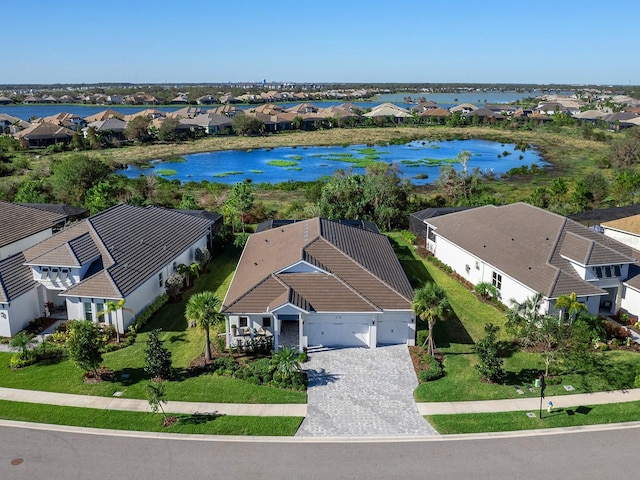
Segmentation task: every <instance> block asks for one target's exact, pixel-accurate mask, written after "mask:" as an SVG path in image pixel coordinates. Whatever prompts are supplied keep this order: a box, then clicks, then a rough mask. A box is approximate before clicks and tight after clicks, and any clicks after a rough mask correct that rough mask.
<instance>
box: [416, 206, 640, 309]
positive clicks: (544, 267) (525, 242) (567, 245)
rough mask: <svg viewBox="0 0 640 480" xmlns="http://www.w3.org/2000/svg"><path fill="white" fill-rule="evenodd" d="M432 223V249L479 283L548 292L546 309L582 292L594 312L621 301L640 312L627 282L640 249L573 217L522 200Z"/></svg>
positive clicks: (523, 292) (517, 295)
mask: <svg viewBox="0 0 640 480" xmlns="http://www.w3.org/2000/svg"><path fill="white" fill-rule="evenodd" d="M426 223H427V248H428V249H429V250H430V251H431V252H432V253H433V254H434V255H435V256H436V257H437V258H438V259H439V260H441V261H442V262H443V263H445V264H447V265H449V266H450V267H451V268H452V269H453V270H454V271H455V272H456V273H458V274H459V275H460V276H461V277H462V278H464V279H466V280H467V281H469V282H470V283H471V284H473V285H476V284H478V283H479V282H488V283H491V284H493V285H494V286H495V287H496V288H497V289H498V291H499V292H500V299H501V300H502V301H503V302H504V303H507V304H509V302H510V301H511V300H512V299H513V300H515V301H516V302H518V303H521V302H523V301H524V300H526V299H527V298H530V297H531V296H533V295H534V294H535V293H537V292H541V293H542V294H543V296H544V301H543V305H542V306H541V309H542V310H544V312H545V313H556V309H555V308H554V305H555V301H556V300H557V298H558V297H559V296H560V295H569V294H571V293H573V292H575V293H576V294H577V296H578V300H579V301H580V302H582V303H584V304H585V305H586V306H587V308H588V310H589V312H590V313H591V314H594V315H597V314H603V315H608V314H611V313H614V312H616V311H617V310H618V309H620V308H625V309H627V310H629V312H630V313H632V314H634V315H637V314H638V313H640V303H635V304H632V303H631V302H630V301H629V297H628V293H629V292H630V289H628V288H625V286H626V285H627V284H628V281H630V280H631V279H632V278H633V277H634V275H635V273H634V272H635V268H636V267H637V266H638V265H639V263H638V262H639V260H640V252H638V251H637V250H634V249H632V248H631V247H629V246H628V245H625V244H623V243H621V242H619V241H617V240H614V239H612V238H610V237H607V236H605V235H603V234H601V233H598V232H596V231H594V230H591V229H589V228H587V227H585V226H583V225H581V224H579V223H577V222H574V221H572V220H569V219H568V218H566V217H563V216H561V215H557V214H555V213H551V212H548V211H546V210H542V209H540V208H537V207H534V206H532V205H528V204H526V203H515V204H512V205H505V206H500V207H495V206H492V205H489V206H484V207H478V208H475V209H473V210H465V211H462V212H456V213H450V214H448V215H443V216H440V217H436V218H432V219H428V220H426Z"/></svg>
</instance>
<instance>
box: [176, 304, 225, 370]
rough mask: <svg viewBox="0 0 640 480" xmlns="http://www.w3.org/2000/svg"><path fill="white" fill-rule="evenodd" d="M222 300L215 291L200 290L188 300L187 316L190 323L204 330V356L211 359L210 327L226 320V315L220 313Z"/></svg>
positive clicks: (206, 359) (208, 359) (207, 359)
mask: <svg viewBox="0 0 640 480" xmlns="http://www.w3.org/2000/svg"><path fill="white" fill-rule="evenodd" d="M219 307H220V300H218V297H216V296H215V294H214V293H213V292H208V291H207V292H200V293H195V294H193V295H191V298H189V300H188V301H187V308H186V310H185V317H186V319H187V321H188V322H189V325H193V326H196V327H199V328H200V329H201V330H203V331H204V358H205V361H207V362H208V361H210V360H211V343H210V341H209V328H210V327H212V326H214V325H216V324H218V323H220V322H222V321H224V315H223V314H222V313H220V310H219Z"/></svg>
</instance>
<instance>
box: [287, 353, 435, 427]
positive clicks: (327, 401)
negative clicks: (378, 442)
mask: <svg viewBox="0 0 640 480" xmlns="http://www.w3.org/2000/svg"><path fill="white" fill-rule="evenodd" d="M304 368H305V370H306V371H307V373H308V375H309V390H308V399H307V416H306V418H305V419H304V421H303V422H302V425H301V426H300V428H299V429H298V432H297V433H296V436H305V437H321V436H332V437H333V436H336V437H364V436H416V435H433V434H436V432H435V430H434V429H433V428H432V427H431V426H430V425H429V424H428V423H427V422H426V421H425V420H424V418H423V417H422V416H420V414H419V413H418V409H417V407H416V404H415V401H414V399H413V391H414V389H415V388H416V386H417V385H418V380H417V378H416V374H415V372H414V370H413V365H412V363H411V357H410V356H409V351H408V350H407V347H406V346H405V345H394V346H388V347H378V348H374V349H366V348H344V349H336V350H326V351H319V352H312V353H309V361H308V362H307V363H306V364H305V365H304Z"/></svg>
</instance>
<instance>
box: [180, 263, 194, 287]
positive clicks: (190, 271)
mask: <svg viewBox="0 0 640 480" xmlns="http://www.w3.org/2000/svg"><path fill="white" fill-rule="evenodd" d="M176 271H177V272H178V273H179V274H180V275H184V278H185V280H186V282H187V288H189V287H190V286H191V285H192V279H194V278H198V277H199V276H200V264H199V263H197V262H193V263H192V264H190V265H185V264H184V263H181V264H180V265H178V266H177V267H176Z"/></svg>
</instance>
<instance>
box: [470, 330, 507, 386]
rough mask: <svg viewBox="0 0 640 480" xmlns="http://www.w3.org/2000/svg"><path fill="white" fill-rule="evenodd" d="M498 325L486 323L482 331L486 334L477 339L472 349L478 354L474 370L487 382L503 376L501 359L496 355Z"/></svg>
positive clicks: (499, 379) (495, 380) (500, 378)
mask: <svg viewBox="0 0 640 480" xmlns="http://www.w3.org/2000/svg"><path fill="white" fill-rule="evenodd" d="M499 330H500V327H497V326H495V325H493V324H492V323H487V324H486V325H485V326H484V331H485V332H486V333H487V336H486V337H484V338H483V339H481V340H480V341H478V342H477V343H476V344H475V346H474V347H473V350H474V351H475V353H476V355H477V356H478V364H477V365H476V370H478V372H480V375H481V376H482V378H483V379H485V380H486V381H488V382H494V383H495V382H499V381H501V380H502V379H503V378H504V375H505V372H504V368H503V367H502V365H503V362H504V361H503V360H502V358H500V357H499V356H498V341H497V335H498V331H499Z"/></svg>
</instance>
